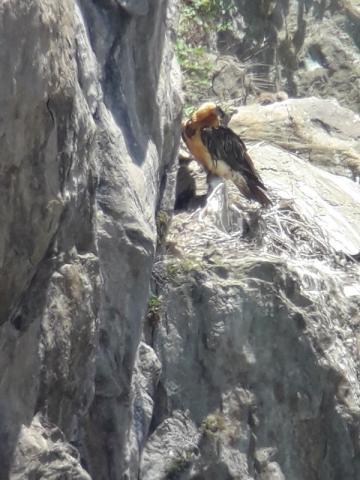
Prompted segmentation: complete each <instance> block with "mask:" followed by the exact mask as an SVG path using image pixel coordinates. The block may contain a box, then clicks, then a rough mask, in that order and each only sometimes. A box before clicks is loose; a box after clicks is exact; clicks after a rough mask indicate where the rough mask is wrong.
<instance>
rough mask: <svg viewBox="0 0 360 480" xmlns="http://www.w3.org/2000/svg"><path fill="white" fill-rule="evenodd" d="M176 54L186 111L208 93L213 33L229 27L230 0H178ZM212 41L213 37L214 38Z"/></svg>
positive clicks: (230, 18) (232, 7) (211, 64)
mask: <svg viewBox="0 0 360 480" xmlns="http://www.w3.org/2000/svg"><path fill="white" fill-rule="evenodd" d="M181 3H182V5H181V6H180V12H181V13H180V18H179V26H178V39H177V42H176V54H177V57H178V60H179V63H180V66H181V69H182V71H183V74H184V90H185V94H186V106H185V115H187V114H188V112H187V111H186V110H187V109H189V108H190V107H189V106H190V105H192V104H194V103H198V101H199V100H201V99H205V98H206V97H207V96H209V95H210V88H211V82H212V72H213V60H212V59H211V56H210V55H209V53H208V52H209V51H210V44H211V41H214V34H215V35H216V33H217V32H219V31H224V30H229V29H230V28H231V25H232V15H233V14H234V13H235V11H236V6H235V3H234V0H182V2H181ZM215 42H216V38H215Z"/></svg>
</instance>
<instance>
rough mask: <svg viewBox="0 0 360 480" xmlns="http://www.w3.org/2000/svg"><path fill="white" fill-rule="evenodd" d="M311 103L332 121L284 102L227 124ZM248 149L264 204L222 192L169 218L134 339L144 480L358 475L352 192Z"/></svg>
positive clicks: (345, 184)
mask: <svg viewBox="0 0 360 480" xmlns="http://www.w3.org/2000/svg"><path fill="white" fill-rule="evenodd" d="M319 102H320V103H321V104H322V108H321V111H322V112H323V114H324V115H325V114H326V111H327V108H328V107H329V108H330V111H331V110H332V109H335V110H336V111H337V110H338V111H339V114H341V111H342V109H341V108H340V107H339V106H338V105H337V104H336V103H331V104H330V105H329V102H327V101H319V100H317V99H304V100H288V101H287V102H283V103H278V104H273V105H269V106H265V107H264V106H261V107H259V106H257V105H256V106H254V107H252V108H240V109H239V113H238V115H236V116H234V117H233V119H232V121H231V126H232V128H233V129H235V130H236V129H237V125H238V122H239V123H240V124H241V128H245V127H246V125H250V126H251V125H252V122H251V121H250V116H251V110H253V113H254V117H253V119H256V120H257V121H259V122H260V123H261V118H262V116H264V117H266V118H267V119H274V120H276V118H277V114H278V111H279V108H284V109H285V111H290V112H291V111H292V110H293V109H295V110H296V111H298V112H299V113H300V112H301V111H302V109H303V108H305V107H306V110H307V111H308V112H313V111H314V108H315V109H316V107H318V106H319ZM259 110H261V111H259ZM348 115H349V117H350V118H351V111H348ZM335 118H336V115H335ZM241 119H247V121H248V123H247V124H246V122H241ZM357 121H358V120H357ZM266 126H267V127H268V128H269V125H268V124H266V123H265V122H264V123H263V124H262V127H263V128H266ZM276 129H277V123H276V121H274V123H273V130H272V133H273V134H275V132H276ZM308 133H310V130H308ZM335 137H336V135H335ZM249 151H250V154H251V157H252V158H253V160H254V162H255V164H256V166H257V167H258V168H259V169H260V171H261V174H262V177H263V179H264V180H265V183H266V184H267V185H268V187H269V190H270V192H271V198H272V200H273V206H272V207H271V208H270V209H268V210H266V209H265V210H264V209H261V208H259V207H257V206H256V205H251V206H249V205H246V204H245V203H244V201H243V200H242V199H241V197H240V196H239V194H238V192H237V191H236V189H235V188H234V187H233V186H232V185H229V184H227V185H224V184H223V183H221V182H220V184H218V185H217V186H216V187H215V189H214V191H213V193H212V194H211V196H210V197H209V199H208V200H207V204H206V206H205V207H203V208H200V209H197V210H193V211H183V212H178V213H176V214H175V216H174V219H173V222H172V225H171V228H170V230H169V235H168V244H167V252H168V253H167V255H165V256H162V257H159V258H158V260H157V262H156V264H155V268H154V286H153V291H154V292H155V293H156V295H157V298H158V308H157V311H156V312H155V313H156V316H155V318H154V312H150V313H152V315H150V316H149V317H148V322H147V327H146V329H145V340H146V341H147V342H148V343H149V344H150V345H151V346H152V348H153V349H154V351H155V352H156V355H157V357H158V359H159V360H160V365H161V369H162V370H161V374H160V377H159V373H158V370H159V365H156V368H155V366H153V367H152V372H153V382H154V383H156V382H157V381H158V386H157V389H156V391H155V394H154V399H155V405H154V407H153V417H152V424H151V429H150V432H151V435H150V437H149V440H148V441H147V442H146V444H145V448H144V453H143V457H142V463H141V475H142V476H141V478H144V479H147V480H148V479H149V480H150V479H171V478H179V479H192V480H194V479H197V480H199V479H207V480H208V479H211V480H212V479H213V480H215V479H248V480H253V479H261V480H265V479H266V480H283V479H292V480H302V479H304V478H306V479H311V480H315V479H324V480H325V479H327V480H328V479H333V480H335V479H338V478H342V479H348V480H350V479H354V478H357V477H358V476H359V474H360V470H359V447H360V442H359V439H360V437H359V394H360V384H359V378H358V373H357V372H358V369H359V358H360V357H359V316H358V308H359V299H360V269H359V266H358V264H357V262H356V261H355V258H354V255H355V256H356V254H358V252H359V250H360V228H359V226H360V222H359V218H358V215H359V207H358V205H359V201H360V188H359V186H358V185H356V184H355V183H354V182H352V181H351V180H349V179H346V178H344V177H340V176H337V175H333V174H330V173H328V172H326V171H324V170H321V169H320V168H318V167H315V166H312V165H309V163H308V162H307V161H306V160H304V159H302V158H301V157H300V156H298V155H295V154H293V153H291V152H289V151H286V150H284V149H283V148H280V147H278V146H276V145H274V144H273V145H270V144H269V143H266V142H264V141H262V142H258V143H255V144H253V145H252V146H251V147H250V148H249ZM334 152H335V150H334V151H333V152H332V153H334ZM148 358H150V357H148ZM143 361H144V360H142V362H141V363H140V366H141V368H144V366H143ZM146 365H147V368H146V369H145V368H144V370H145V371H147V372H148V371H149V370H150V365H154V364H153V363H152V364H151V363H150V361H149V362H148V363H147V364H146ZM158 378H159V380H158ZM142 406H143V410H145V411H147V412H148V404H146V403H145V402H144V401H143V402H142ZM166 449H167V451H168V455H166V456H164V451H165V450H166Z"/></svg>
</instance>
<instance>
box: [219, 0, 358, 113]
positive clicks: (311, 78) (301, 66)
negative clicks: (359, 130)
mask: <svg viewBox="0 0 360 480" xmlns="http://www.w3.org/2000/svg"><path fill="white" fill-rule="evenodd" d="M233 3H234V4H236V6H237V10H236V11H235V13H234V16H233V17H234V18H233V26H232V28H231V29H230V30H225V31H222V32H220V33H219V35H218V50H219V54H220V56H223V55H226V56H229V55H230V56H233V58H235V59H236V61H238V62H239V66H241V67H242V70H243V76H244V75H245V76H246V82H245V84H244V82H243V83H242V84H241V85H239V87H240V88H237V93H236V83H235V81H234V78H239V76H237V77H232V76H231V74H230V76H228V75H227V74H226V72H225V71H223V72H221V71H218V72H217V74H220V76H223V77H224V78H223V79H222V82H223V84H224V85H225V84H229V89H228V91H227V92H226V91H224V89H223V87H221V89H222V90H221V96H223V97H224V96H225V97H227V98H229V96H230V97H234V96H235V97H236V96H238V97H242V98H243V100H246V97H247V95H246V94H245V95H244V87H245V90H247V93H252V94H255V93H256V92H260V91H262V90H267V91H269V90H270V91H277V90H285V91H286V92H287V93H288V94H289V96H290V97H308V96H317V97H323V98H329V97H335V98H337V100H338V101H339V102H340V103H341V104H342V105H343V106H347V107H350V108H352V109H353V110H354V111H356V112H358V111H359V105H360V95H359V91H360V88H359V82H360V65H359V42H358V33H357V32H358V31H359V26H360V4H359V3H358V2H356V1H348V0H322V1H318V0H308V1H300V0H299V1H298V0H275V1H272V0H261V1H258V2H253V1H252V0H235V1H234V2H233ZM219 82H221V80H220V78H218V83H219Z"/></svg>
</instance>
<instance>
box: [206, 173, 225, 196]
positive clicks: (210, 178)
mask: <svg viewBox="0 0 360 480" xmlns="http://www.w3.org/2000/svg"><path fill="white" fill-rule="evenodd" d="M223 181H224V180H223V179H222V178H221V177H218V176H217V175H214V174H213V173H211V172H208V174H207V177H206V182H207V184H208V191H207V196H208V197H209V196H210V195H211V194H212V192H213V191H214V190H215V188H216V187H217V185H220V183H223Z"/></svg>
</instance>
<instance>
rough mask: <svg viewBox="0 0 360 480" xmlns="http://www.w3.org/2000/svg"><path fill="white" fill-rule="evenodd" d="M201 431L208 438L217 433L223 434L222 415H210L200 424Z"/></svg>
mask: <svg viewBox="0 0 360 480" xmlns="http://www.w3.org/2000/svg"><path fill="white" fill-rule="evenodd" d="M201 430H202V432H203V434H204V435H206V436H208V437H213V436H214V435H216V434H217V433H218V432H223V431H224V430H225V419H224V415H223V414H222V413H220V412H215V413H211V414H210V415H208V416H207V417H206V418H205V420H204V421H203V422H202V424H201Z"/></svg>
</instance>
